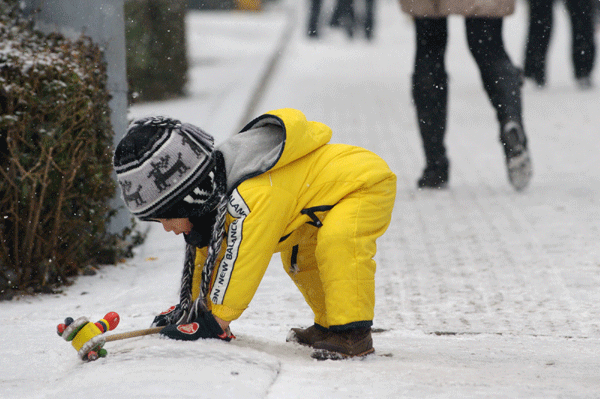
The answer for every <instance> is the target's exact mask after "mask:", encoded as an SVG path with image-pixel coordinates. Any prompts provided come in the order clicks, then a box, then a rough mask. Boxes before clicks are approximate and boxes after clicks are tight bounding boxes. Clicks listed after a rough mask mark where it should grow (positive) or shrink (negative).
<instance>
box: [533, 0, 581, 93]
mask: <svg viewBox="0 0 600 399" xmlns="http://www.w3.org/2000/svg"><path fill="white" fill-rule="evenodd" d="M576 1H579V0H576ZM553 4H554V1H553V0H529V31H528V34H527V44H526V46H525V63H524V69H525V71H524V72H525V76H527V77H531V78H533V79H534V80H535V81H536V82H537V84H538V85H540V86H543V85H544V84H545V83H546V56H547V54H548V47H549V45H550V35H551V33H552V23H553V14H552V11H553V10H552V6H553Z"/></svg>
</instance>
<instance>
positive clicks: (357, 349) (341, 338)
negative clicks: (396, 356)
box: [312, 327, 375, 360]
mask: <svg viewBox="0 0 600 399" xmlns="http://www.w3.org/2000/svg"><path fill="white" fill-rule="evenodd" d="M312 347H313V348H314V349H315V351H314V352H313V354H312V357H313V358H315V359H318V360H326V359H331V360H340V359H346V358H349V357H356V356H366V355H368V354H369V353H373V352H375V349H373V338H371V328H370V327H369V328H357V329H352V330H347V331H342V332H331V333H330V335H329V337H327V338H326V339H324V340H323V341H319V342H315V343H314V345H312Z"/></svg>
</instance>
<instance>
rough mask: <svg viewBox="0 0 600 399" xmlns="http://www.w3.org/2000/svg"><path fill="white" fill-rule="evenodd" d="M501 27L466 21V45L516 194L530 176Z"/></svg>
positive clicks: (517, 78)
mask: <svg viewBox="0 0 600 399" xmlns="http://www.w3.org/2000/svg"><path fill="white" fill-rule="evenodd" d="M502 23H503V20H502V18H467V19H466V28H467V41H468V44H469V50H470V51H471V54H472V55H473V57H474V58H475V62H477V66H478V67H479V72H480V74H481V80H482V82H483V87H484V89H485V91H486V93H487V95H488V97H489V99H490V101H491V103H492V105H493V107H494V108H495V109H496V115H497V118H498V122H500V141H501V143H502V145H503V148H504V154H505V158H506V165H507V168H508V177H509V180H510V183H511V184H512V185H513V186H514V188H515V189H516V190H522V189H523V188H525V187H526V186H527V185H528V184H529V180H530V179H531V175H532V169H531V160H530V156H529V151H528V149H527V136H526V135H525V130H524V126H523V117H522V102H521V86H522V84H523V79H522V75H521V71H520V70H519V68H517V67H516V66H515V65H514V64H513V63H512V62H511V60H510V58H509V57H508V54H507V53H506V50H505V48H504V41H503V39H502Z"/></svg>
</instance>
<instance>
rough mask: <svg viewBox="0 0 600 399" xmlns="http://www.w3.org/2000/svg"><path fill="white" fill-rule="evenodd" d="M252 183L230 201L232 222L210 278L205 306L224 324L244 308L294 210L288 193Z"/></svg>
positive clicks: (246, 185) (239, 189)
mask: <svg viewBox="0 0 600 399" xmlns="http://www.w3.org/2000/svg"><path fill="white" fill-rule="evenodd" d="M264 178H265V177H264V176H261V177H256V178H254V179H252V180H255V179H264ZM266 178H267V180H268V173H267V177H266ZM248 183H250V182H248ZM255 183H256V181H254V182H253V184H245V183H242V184H241V185H240V186H239V188H238V189H236V190H235V191H234V192H233V194H232V195H231V197H230V203H229V206H228V211H229V213H230V215H231V216H232V217H233V221H232V222H231V223H230V224H229V227H228V230H227V237H226V240H227V246H226V249H225V252H224V254H223V258H222V260H221V261H220V263H219V264H218V267H217V268H215V272H214V274H213V285H212V289H211V292H210V296H209V302H210V305H211V308H212V311H213V314H214V315H215V316H217V317H219V318H221V319H223V320H227V321H231V320H235V319H237V318H238V317H240V315H241V314H242V312H243V311H244V310H245V309H246V308H247V307H248V304H249V303H250V301H251V300H252V297H253V296H254V294H255V293H256V290H257V289H258V285H259V284H260V281H261V280H262V278H263V275H264V273H265V271H266V269H267V266H268V265H269V262H270V260H271V257H272V255H273V253H274V251H275V248H276V246H277V244H278V242H279V239H280V238H281V236H282V235H283V232H284V231H285V228H286V226H287V221H288V220H289V219H290V212H291V210H292V209H294V206H293V204H294V201H295V199H294V198H292V197H291V195H290V194H289V193H288V192H285V191H282V190H280V189H277V188H273V187H272V186H270V185H260V184H259V185H256V184H255ZM244 188H245V189H244Z"/></svg>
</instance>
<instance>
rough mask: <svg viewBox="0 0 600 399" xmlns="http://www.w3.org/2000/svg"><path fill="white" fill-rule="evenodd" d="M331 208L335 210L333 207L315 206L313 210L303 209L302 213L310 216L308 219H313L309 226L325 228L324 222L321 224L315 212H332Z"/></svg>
mask: <svg viewBox="0 0 600 399" xmlns="http://www.w3.org/2000/svg"><path fill="white" fill-rule="evenodd" d="M331 208H333V205H321V206H314V207H312V208H306V209H302V210H301V211H300V213H301V214H303V215H308V217H309V218H310V219H311V221H310V222H308V224H310V225H312V226H315V227H317V228H318V227H321V226H323V222H321V220H320V219H319V218H318V216H317V215H315V212H327V211H329V210H331Z"/></svg>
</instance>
